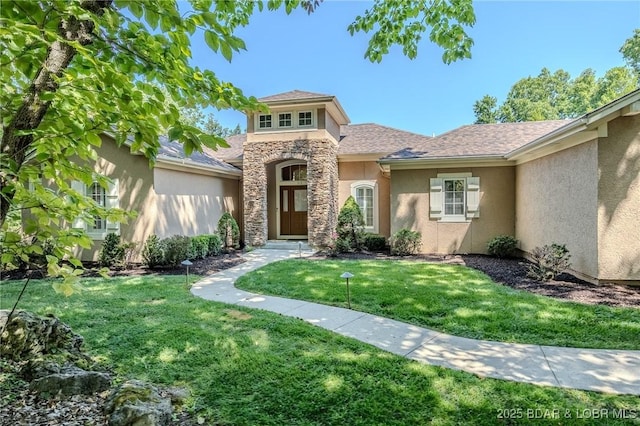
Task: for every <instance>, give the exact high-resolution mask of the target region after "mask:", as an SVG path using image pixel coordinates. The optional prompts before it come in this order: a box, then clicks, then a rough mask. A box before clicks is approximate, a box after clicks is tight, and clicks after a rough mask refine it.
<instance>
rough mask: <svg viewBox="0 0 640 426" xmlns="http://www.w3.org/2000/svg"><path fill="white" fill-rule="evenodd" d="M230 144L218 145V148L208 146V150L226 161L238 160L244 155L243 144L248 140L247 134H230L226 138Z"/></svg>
mask: <svg viewBox="0 0 640 426" xmlns="http://www.w3.org/2000/svg"><path fill="white" fill-rule="evenodd" d="M225 140H226V141H227V143H228V144H229V146H228V147H222V146H220V147H218V149H217V150H215V151H214V150H212V149H209V148H207V149H206V151H207V152H208V153H209V154H210V155H213V156H215V157H216V158H219V159H221V160H224V161H229V160H237V159H239V158H241V157H242V151H243V148H242V145H243V144H244V142H245V141H246V140H247V134H246V133H242V134H240V135H233V136H229V137H227V138H226V139H225Z"/></svg>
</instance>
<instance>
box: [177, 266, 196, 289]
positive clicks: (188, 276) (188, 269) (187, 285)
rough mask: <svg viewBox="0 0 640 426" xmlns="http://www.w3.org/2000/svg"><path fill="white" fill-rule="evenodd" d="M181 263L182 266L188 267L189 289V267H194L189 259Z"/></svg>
mask: <svg viewBox="0 0 640 426" xmlns="http://www.w3.org/2000/svg"><path fill="white" fill-rule="evenodd" d="M180 263H181V265H182V266H186V267H187V287H189V266H191V265H193V263H192V262H191V261H190V260H189V259H187V260H183V261H182V262H180Z"/></svg>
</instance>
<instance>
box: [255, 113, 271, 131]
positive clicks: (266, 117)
mask: <svg viewBox="0 0 640 426" xmlns="http://www.w3.org/2000/svg"><path fill="white" fill-rule="evenodd" d="M258 128H260V129H270V128H271V114H260V115H259V116H258Z"/></svg>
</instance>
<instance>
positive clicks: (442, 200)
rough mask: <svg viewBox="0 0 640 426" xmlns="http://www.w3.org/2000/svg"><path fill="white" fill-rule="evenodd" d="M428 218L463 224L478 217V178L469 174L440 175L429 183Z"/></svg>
mask: <svg viewBox="0 0 640 426" xmlns="http://www.w3.org/2000/svg"><path fill="white" fill-rule="evenodd" d="M429 184H430V185H429V186H430V188H429V217H430V218H432V219H439V220H441V221H444V222H465V221H467V220H468V219H473V218H477V217H480V210H479V206H480V178H479V177H474V176H471V173H457V174H454V173H441V174H438V177H437V178H431V179H430V182H429Z"/></svg>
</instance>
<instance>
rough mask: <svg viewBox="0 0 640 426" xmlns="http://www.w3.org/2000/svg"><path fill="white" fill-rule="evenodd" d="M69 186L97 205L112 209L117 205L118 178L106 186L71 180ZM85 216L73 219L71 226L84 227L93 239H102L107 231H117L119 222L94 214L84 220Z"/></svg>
mask: <svg viewBox="0 0 640 426" xmlns="http://www.w3.org/2000/svg"><path fill="white" fill-rule="evenodd" d="M71 188H72V189H73V190H75V191H76V192H78V193H80V194H84V195H86V196H87V197H89V198H91V199H92V200H93V201H95V202H96V204H98V205H99V206H102V207H106V208H108V209H113V208H117V207H118V204H119V202H118V179H111V182H109V184H108V185H107V187H106V188H104V187H103V186H101V185H100V184H99V183H98V182H93V183H92V184H91V185H88V186H87V185H85V184H84V183H82V182H78V181H73V182H71ZM84 219H88V217H87V216H84V217H78V218H76V219H75V220H74V221H73V224H72V227H73V228H75V229H84V230H85V231H86V232H87V234H89V236H90V237H91V238H93V239H94V240H102V239H104V237H106V236H107V234H109V233H118V232H119V231H120V224H119V223H118V222H112V221H110V220H108V219H107V218H105V217H98V216H94V217H93V218H92V220H87V221H85V220H84Z"/></svg>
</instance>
